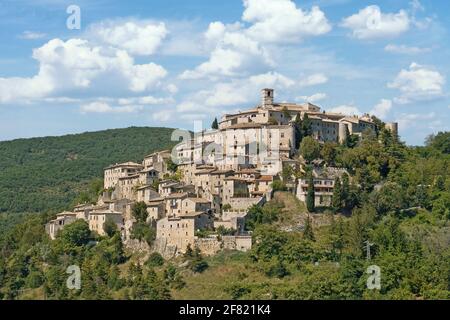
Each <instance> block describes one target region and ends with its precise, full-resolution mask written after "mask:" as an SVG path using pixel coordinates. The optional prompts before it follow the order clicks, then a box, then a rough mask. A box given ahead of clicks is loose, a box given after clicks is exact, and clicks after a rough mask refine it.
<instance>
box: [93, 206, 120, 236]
mask: <svg viewBox="0 0 450 320" xmlns="http://www.w3.org/2000/svg"><path fill="white" fill-rule="evenodd" d="M107 220H112V221H113V222H115V223H116V225H117V229H118V230H122V228H123V226H124V224H125V222H124V219H123V215H122V213H121V212H115V211H112V210H99V211H93V212H91V213H90V214H89V220H88V222H89V229H90V230H92V231H95V232H97V233H98V234H99V235H100V236H105V235H106V232H105V228H104V226H105V222H106V221H107Z"/></svg>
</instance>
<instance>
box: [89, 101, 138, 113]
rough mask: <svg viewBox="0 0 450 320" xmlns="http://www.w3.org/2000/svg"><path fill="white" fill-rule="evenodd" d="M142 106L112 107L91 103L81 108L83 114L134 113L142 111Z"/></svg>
mask: <svg viewBox="0 0 450 320" xmlns="http://www.w3.org/2000/svg"><path fill="white" fill-rule="evenodd" d="M142 109H143V108H142V106H121V107H112V106H111V105H109V104H108V103H106V102H101V101H98V102H91V103H89V104H84V105H82V106H81V107H80V111H81V113H132V112H136V111H140V110H142Z"/></svg>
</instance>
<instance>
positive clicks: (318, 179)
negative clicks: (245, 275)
mask: <svg viewBox="0 0 450 320" xmlns="http://www.w3.org/2000/svg"><path fill="white" fill-rule="evenodd" d="M305 120H307V121H308V122H309V124H310V128H311V133H312V134H311V137H312V138H313V139H314V140H316V141H318V142H319V143H325V142H335V143H341V144H342V143H345V141H346V140H347V139H348V138H349V137H350V136H351V137H358V136H361V135H362V134H363V133H364V132H367V131H373V132H375V130H376V124H375V123H374V120H373V118H371V117H370V116H369V115H363V116H354V115H352V116H349V115H344V114H340V113H330V112H325V111H321V109H320V107H318V106H316V105H314V104H311V103H304V104H295V103H277V102H275V101H274V90H273V89H263V90H262V91H261V103H260V105H258V106H256V107H255V108H253V109H250V110H247V111H242V112H237V113H235V114H226V115H224V116H223V117H222V119H221V120H220V121H217V122H216V121H215V124H214V125H213V129H211V130H205V131H202V132H198V133H195V134H194V136H193V137H190V138H189V139H185V140H183V141H182V142H181V143H179V144H178V145H177V146H176V147H175V148H174V149H173V150H172V151H170V150H164V151H160V152H156V153H153V154H150V155H147V156H145V158H144V159H143V161H142V163H134V162H126V163H118V164H113V165H111V166H109V167H107V168H105V170H104V191H103V193H102V194H101V195H100V196H99V199H98V202H97V203H96V204H79V205H77V206H76V207H75V208H73V210H72V211H70V212H62V213H60V214H58V215H57V217H56V219H54V220H52V221H50V222H49V223H48V224H47V225H46V231H47V233H48V234H49V236H50V237H51V238H52V239H55V238H56V236H57V234H58V232H59V230H61V229H63V228H64V227H65V226H67V225H68V224H70V223H72V222H74V221H76V220H78V219H83V220H85V221H87V222H88V224H89V228H90V229H91V230H92V231H94V232H96V233H98V234H99V235H101V236H102V235H105V234H106V230H105V225H106V222H107V221H109V222H111V221H112V222H114V223H115V224H116V225H117V228H118V229H119V230H121V235H122V240H123V242H124V243H130V242H132V241H133V239H132V230H133V226H134V225H135V224H136V223H137V221H136V218H135V217H134V216H133V214H132V211H133V208H134V206H135V205H136V204H138V203H139V204H144V205H145V208H146V211H147V214H148V215H147V218H146V223H147V224H148V225H151V226H153V227H154V228H155V229H156V236H155V240H154V242H153V245H152V246H153V249H154V250H155V251H157V252H160V253H161V254H163V255H164V256H166V257H172V256H175V255H177V254H180V253H184V252H185V251H186V250H187V249H188V248H189V247H190V248H193V247H197V248H199V249H200V250H201V252H202V253H204V254H206V255H213V254H215V253H217V252H219V251H221V250H224V249H230V250H240V251H248V250H249V249H251V246H252V237H251V234H249V233H248V232H247V231H246V229H245V219H246V216H247V213H248V210H249V208H251V207H252V206H254V205H264V204H265V203H266V202H267V201H270V200H271V199H272V196H273V191H274V185H275V184H276V182H278V181H282V180H283V175H282V172H283V170H284V168H286V167H291V168H292V171H293V172H304V165H305V159H303V158H302V157H301V156H298V151H299V139H300V138H299V133H298V130H297V126H296V123H298V122H301V121H305ZM386 128H387V129H388V130H390V131H391V132H392V134H393V135H397V134H398V132H397V124H396V123H391V124H386ZM180 136H181V135H180ZM300 140H301V139H300ZM345 172H346V171H345V170H344V169H343V168H335V167H327V166H324V165H321V164H320V161H318V162H316V163H313V169H312V177H313V179H312V180H308V179H306V178H305V177H300V178H298V179H296V180H295V185H293V186H291V188H290V190H292V192H293V193H295V195H296V196H297V198H298V199H299V200H300V201H306V196H307V192H308V188H309V183H310V181H313V184H314V191H315V192H314V202H315V205H316V206H321V207H327V206H330V205H331V200H332V195H333V190H334V184H335V181H336V180H335V179H336V178H337V177H341V176H342V175H343V174H344V173H345Z"/></svg>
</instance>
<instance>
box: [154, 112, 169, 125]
mask: <svg viewBox="0 0 450 320" xmlns="http://www.w3.org/2000/svg"><path fill="white" fill-rule="evenodd" d="M152 117H153V120H155V121H158V122H167V121H169V120H170V119H172V117H173V113H172V112H171V111H169V110H161V111H157V112H154V113H153V114H152Z"/></svg>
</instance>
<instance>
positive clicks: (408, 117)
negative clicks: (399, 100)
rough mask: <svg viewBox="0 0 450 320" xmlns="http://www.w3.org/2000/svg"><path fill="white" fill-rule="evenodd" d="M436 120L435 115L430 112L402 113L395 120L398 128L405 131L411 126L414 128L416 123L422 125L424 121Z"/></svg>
mask: <svg viewBox="0 0 450 320" xmlns="http://www.w3.org/2000/svg"><path fill="white" fill-rule="evenodd" d="M435 118H436V113H434V112H431V113H428V114H418V113H402V114H400V115H399V116H398V117H397V119H396V120H395V121H396V122H397V123H398V125H399V128H403V129H406V128H408V127H411V126H414V127H415V126H416V125H417V124H418V123H424V120H429V121H430V120H433V119H435Z"/></svg>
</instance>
